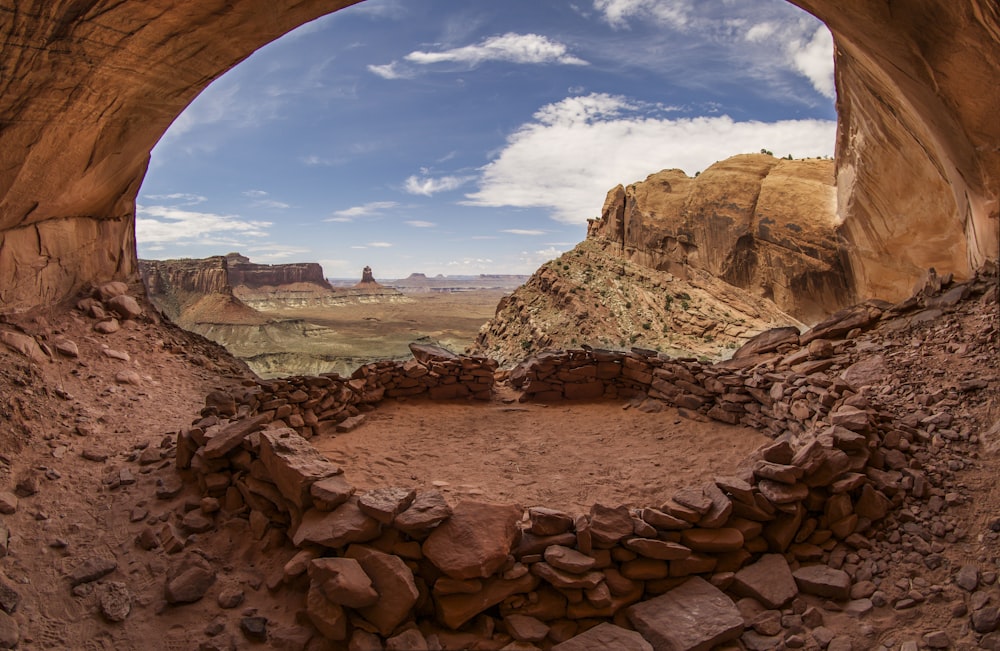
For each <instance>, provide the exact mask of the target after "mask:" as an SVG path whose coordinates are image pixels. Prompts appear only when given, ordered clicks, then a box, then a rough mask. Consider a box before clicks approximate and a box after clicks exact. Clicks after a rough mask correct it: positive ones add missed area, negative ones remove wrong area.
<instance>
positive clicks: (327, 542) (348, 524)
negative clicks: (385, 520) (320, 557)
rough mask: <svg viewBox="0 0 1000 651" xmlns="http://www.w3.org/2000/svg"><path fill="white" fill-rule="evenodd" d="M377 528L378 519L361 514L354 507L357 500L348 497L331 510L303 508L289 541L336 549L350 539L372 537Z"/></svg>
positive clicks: (367, 538)
mask: <svg viewBox="0 0 1000 651" xmlns="http://www.w3.org/2000/svg"><path fill="white" fill-rule="evenodd" d="M380 531H381V526H380V525H379V522H378V520H376V519H374V518H370V517H368V516H367V515H365V514H364V513H363V512H362V511H361V509H359V508H358V504H357V500H356V499H355V498H351V499H350V500H348V501H347V502H345V503H344V504H341V505H340V506H338V507H337V508H336V509H334V510H333V511H319V510H317V509H309V510H308V511H306V512H305V515H303V516H302V522H301V524H299V527H298V529H296V530H295V534H294V536H293V537H292V543H293V544H294V545H295V546H296V547H301V546H302V544H303V543H307V542H308V543H313V544H315V545H322V546H324V547H330V548H331V549H337V548H338V547H346V546H347V545H348V544H350V543H356V542H367V541H369V540H374V539H375V538H377V537H378V535H379V533H380Z"/></svg>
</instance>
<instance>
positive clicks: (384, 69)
mask: <svg viewBox="0 0 1000 651" xmlns="http://www.w3.org/2000/svg"><path fill="white" fill-rule="evenodd" d="M368 71H369V72H371V73H372V74H375V75H378V76H379V77H381V78H382V79H390V80H391V79H409V78H411V77H412V76H413V72H412V71H409V70H404V69H402V68H400V66H399V62H398V61H393V62H392V63H386V64H384V65H374V64H373V65H370V66H368Z"/></svg>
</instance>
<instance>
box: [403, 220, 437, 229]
mask: <svg viewBox="0 0 1000 651" xmlns="http://www.w3.org/2000/svg"><path fill="white" fill-rule="evenodd" d="M404 223H405V224H406V225H407V226H412V227H413V228H434V227H435V226H437V224H435V223H434V222H425V221H422V220H419V219H411V220H409V221H407V222H404Z"/></svg>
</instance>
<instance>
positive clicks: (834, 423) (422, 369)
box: [158, 277, 988, 651]
mask: <svg viewBox="0 0 1000 651" xmlns="http://www.w3.org/2000/svg"><path fill="white" fill-rule="evenodd" d="M987 287H988V284H987V283H986V282H983V280H982V279H974V280H972V281H970V282H967V283H963V284H959V285H954V284H952V283H951V281H950V279H948V278H945V279H940V278H936V277H932V278H931V280H930V283H929V288H930V289H929V291H927V292H926V293H925V295H918V296H917V297H915V298H914V299H912V300H911V301H907V302H905V303H902V304H900V305H896V306H888V305H863V306H858V307H856V308H853V309H850V310H845V311H843V312H841V313H838V314H837V315H834V317H831V319H829V320H828V321H826V322H824V323H822V324H820V325H818V326H816V327H815V328H813V329H812V330H810V331H808V332H806V333H804V334H802V335H799V334H798V333H796V332H792V331H788V330H776V331H771V332H768V333H764V334H763V335H761V336H760V337H758V338H757V339H755V340H753V341H751V342H750V343H749V344H747V346H746V347H744V348H743V349H741V350H740V351H739V352H738V354H737V356H736V357H735V358H734V359H733V360H731V361H730V362H727V363H724V364H717V365H710V364H705V363H701V362H698V361H697V360H691V359H688V360H669V359H663V358H661V357H659V356H658V355H656V354H654V353H652V352H648V351H633V352H630V353H621V352H610V351H597V350H576V351H566V352H556V353H551V354H545V355H542V356H540V357H538V358H535V359H533V360H530V361H528V362H526V363H525V364H523V365H522V366H520V367H518V368H516V369H515V370H514V371H512V372H511V374H510V378H509V379H510V382H511V384H512V385H513V386H514V387H518V388H520V389H521V391H522V392H523V399H526V400H539V399H546V400H563V399H593V398H600V397H607V396H613V397H618V398H625V397H629V398H636V397H638V398H639V399H640V401H641V406H645V407H646V408H655V404H656V403H666V404H671V405H675V406H677V407H679V408H681V409H683V410H686V411H687V412H688V413H689V415H690V416H691V417H694V418H704V417H710V418H713V419H716V420H718V421H722V422H726V423H743V424H746V425H751V426H753V427H755V428H759V429H761V430H763V431H765V432H768V433H769V434H770V435H771V436H772V437H773V439H774V440H773V442H771V443H770V444H768V445H766V446H764V447H763V448H761V449H759V450H758V451H757V452H756V453H755V454H754V455H752V457H751V458H749V459H747V460H746V462H745V463H744V464H742V465H741V466H740V467H739V468H736V469H734V470H733V471H732V473H731V474H730V475H727V476H718V477H714V478H712V479H710V480H707V481H706V482H705V483H704V484H703V485H700V486H692V487H689V488H686V489H683V490H680V491H678V492H677V493H676V494H674V495H671V496H664V501H663V502H662V503H659V504H650V505H645V506H630V505H605V504H594V505H593V506H592V508H591V509H590V512H589V513H587V514H572V513H564V512H560V511H557V510H553V509H549V508H545V507H544V506H541V505H539V506H533V507H530V508H528V509H527V510H525V509H523V508H522V507H521V506H518V505H504V504H492V503H486V502H478V501H462V502H459V503H457V504H455V505H450V504H448V503H447V502H446V501H445V499H444V497H443V495H442V494H441V493H440V492H438V491H437V490H434V489H432V488H413V487H406V486H394V487H383V488H376V489H373V490H369V491H367V492H358V491H357V490H356V489H355V488H354V487H353V486H352V485H351V484H350V482H349V481H348V480H347V479H346V478H345V476H344V474H343V471H342V469H341V468H339V467H337V466H336V465H334V464H333V463H332V462H330V461H329V460H327V459H325V458H324V457H323V456H322V455H321V454H320V453H319V452H317V451H316V450H315V449H314V448H313V447H312V445H311V444H310V443H309V442H308V441H307V440H306V439H307V438H308V437H310V436H317V435H321V436H322V435H327V434H328V433H331V432H333V431H335V429H336V427H337V425H338V424H340V425H341V426H344V424H345V423H347V426H349V423H348V419H349V418H356V417H358V415H359V414H360V413H361V412H362V411H364V410H367V409H370V408H373V407H374V406H375V405H376V404H377V403H378V402H379V401H381V400H383V399H386V398H392V397H409V396H424V397H428V398H445V399H452V398H456V397H469V398H477V399H485V398H488V397H489V396H490V392H491V389H492V381H493V372H494V370H495V368H496V367H495V364H493V363H492V362H490V360H486V359H483V358H468V357H458V356H452V355H449V354H446V353H444V352H442V351H440V350H435V349H428V348H421V347H414V354H415V358H414V360H412V361H411V362H407V363H405V364H399V363H380V364H373V365H369V366H366V367H362V368H361V369H359V370H358V372H357V373H355V376H354V377H353V378H352V379H349V380H348V379H344V378H339V377H334V376H328V377H319V378H289V379H287V380H281V381H272V382H260V383H258V384H257V386H254V387H248V389H247V391H246V392H245V393H244V395H242V396H239V397H233V396H229V395H222V394H212V395H210V396H209V398H208V400H207V406H206V408H205V410H204V411H203V413H202V418H201V419H200V420H198V421H197V422H195V423H194V425H193V426H192V427H189V428H186V429H184V430H182V431H181V432H179V433H178V435H177V467H178V468H179V469H180V470H181V471H182V473H184V474H185V475H186V476H189V477H191V478H193V479H196V480H197V482H198V483H199V485H200V487H201V490H202V491H203V493H204V494H205V496H206V497H209V498H214V500H217V501H218V503H219V505H220V506H221V510H222V513H223V514H225V515H226V516H228V517H239V518H247V519H248V520H249V525H250V529H251V531H252V532H253V535H254V536H255V537H256V538H257V539H258V540H265V539H267V540H272V541H275V540H276V541H278V542H277V543H275V544H281V545H284V544H291V545H293V546H294V547H295V548H297V549H298V552H297V554H296V555H295V556H294V557H293V558H292V559H291V560H290V561H289V562H288V563H287V564H286V565H285V568H284V576H283V581H284V585H285V586H286V587H287V588H288V589H293V590H301V591H303V592H304V593H305V594H306V604H307V605H306V610H305V616H306V618H307V619H308V620H309V622H310V623H311V624H312V626H314V627H315V628H316V629H317V630H318V631H319V633H320V634H321V635H322V636H324V637H325V638H327V639H328V640H331V641H334V642H341V643H344V644H346V643H347V641H350V645H351V647H350V648H368V647H367V646H365V645H366V644H367V645H369V646H371V647H372V648H382V645H383V643H385V644H387V645H388V646H387V647H386V648H442V647H440V646H434V645H437V644H444V643H445V641H447V642H448V643H449V644H451V645H452V646H448V647H447V648H455V647H454V645H455V644H458V645H459V646H461V645H463V644H464V645H468V644H472V643H473V642H475V641H476V640H482V639H484V638H489V637H490V636H491V634H492V630H489V631H487V630H485V629H483V630H480V629H482V625H483V624H482V622H483V621H487V622H493V621H494V620H493V619H491V618H487V619H486V620H482V619H481V618H479V616H480V615H481V614H482V613H484V612H487V611H489V612H490V613H491V614H493V615H494V616H498V617H499V618H501V619H502V626H503V627H504V629H505V631H506V632H507V634H509V635H510V636H511V637H512V638H513V639H514V640H515V641H516V642H517V643H518V644H522V645H537V646H518V647H517V648H554V649H558V650H560V651H567V650H581V649H603V648H637V649H648V648H656V649H708V648H712V647H714V646H716V645H720V644H724V643H726V642H727V641H732V640H736V639H738V638H741V639H742V640H743V644H745V645H748V644H753V645H762V646H748V648H772V646H773V644H777V643H778V642H779V641H780V640H781V638H780V636H779V637H775V636H776V635H778V634H779V633H781V632H782V631H783V629H782V627H781V626H777V627H774V626H771V624H774V622H772V621H770V620H768V619H767V618H768V617H772V615H773V612H774V609H781V608H783V607H787V606H788V605H789V604H790V603H792V602H793V600H795V598H796V597H797V596H798V595H799V594H800V593H805V594H810V595H816V596H818V597H822V598H825V599H828V600H831V601H833V602H840V603H845V602H848V603H847V607H849V608H861V609H864V608H868V609H870V608H871V607H872V603H873V600H875V599H884V598H885V596H884V594H883V593H878V592H876V591H875V590H874V584H871V582H870V581H867V580H865V579H866V577H869V576H870V575H871V573H872V570H871V568H869V567H868V566H867V565H866V564H863V563H862V559H864V558H867V557H868V553H869V552H868V550H869V549H871V547H872V540H871V539H870V537H869V536H870V535H871V534H872V533H874V532H875V531H876V529H875V527H876V525H877V523H878V522H879V521H881V520H883V519H884V518H886V517H887V515H889V514H892V513H895V512H896V511H898V510H899V507H901V506H902V505H904V504H907V505H914V504H924V503H925V502H927V501H928V500H929V501H930V502H934V501H935V500H936V501H938V502H941V500H942V496H941V491H940V490H939V489H937V488H935V482H936V481H937V479H936V477H935V476H931V475H928V474H927V473H925V472H923V471H922V470H921V464H920V463H918V462H915V461H914V457H913V454H914V453H915V451H916V450H922V449H925V448H927V447H928V446H929V445H932V444H937V443H938V441H937V439H939V434H938V433H940V434H941V435H944V434H945V433H948V434H949V435H956V433H955V432H953V431H951V430H949V429H948V427H949V425H950V424H951V423H950V417H949V416H948V415H947V414H944V413H929V414H927V415H924V416H920V417H919V418H918V417H909V416H908V417H904V418H898V417H896V416H895V415H894V414H892V413H890V412H888V411H880V410H879V409H877V408H875V407H874V406H873V405H872V404H871V403H870V402H869V400H868V399H867V398H866V397H865V395H864V394H863V393H861V392H859V391H857V389H858V387H860V386H864V385H870V384H872V380H873V378H874V377H875V376H876V375H877V372H878V369H877V368H876V366H874V365H873V364H872V363H871V362H870V361H862V362H856V363H853V364H851V363H850V361H851V359H850V358H849V356H848V355H847V354H846V349H847V342H848V341H849V340H850V339H851V338H853V337H855V336H856V335H857V334H858V333H859V332H861V331H862V330H863V329H864V328H868V327H872V326H873V325H874V324H875V323H876V322H877V321H878V320H879V319H880V318H882V317H887V316H899V315H901V314H907V315H909V316H908V317H907V322H908V323H921V322H925V321H928V320H933V319H934V318H936V317H939V316H940V315H941V314H942V313H943V311H944V310H947V309H950V308H951V307H953V306H954V305H956V304H957V303H959V302H960V301H961V300H963V299H965V298H967V297H969V296H970V295H972V296H976V295H982V294H983V293H984V292H985V291H987ZM983 386H984V385H983V383H982V382H979V383H978V384H977V383H975V382H973V381H970V383H968V385H967V386H966V385H963V386H962V387H960V389H959V390H961V391H975V390H978V389H980V388H982V387H983ZM699 414H702V415H699ZM932 439H933V440H932ZM191 513H192V514H194V515H193V516H191V517H193V518H195V519H197V518H200V517H203V516H202V515H201V511H198V510H195V511H192V512H191ZM195 524H197V523H195ZM185 526H186V525H185V524H184V523H181V529H182V530H184V529H185ZM192 530H196V529H192ZM942 535H943V532H942ZM183 537H184V536H183V531H178V530H177V529H175V528H174V526H173V525H172V524H169V523H166V524H164V525H163V531H161V532H159V534H158V538H159V540H160V541H162V543H163V544H164V547H165V548H167V550H168V551H170V550H173V551H180V550H181V549H182V548H183V546H184V545H183ZM926 546H927V550H926V551H927V552H928V553H930V552H931V551H932V548H931V546H930V545H926ZM928 559H930V557H928ZM927 562H930V561H929V560H928V561H927ZM858 586H861V587H862V588H866V587H867V586H871V587H872V588H873V589H872V590H867V589H858ZM276 587H277V586H276ZM880 594H881V595H882V596H881V597H879V595H880ZM746 597H749V598H752V599H754V600H756V601H757V602H759V604H761V605H763V606H764V607H765V608H766V609H770V610H769V611H767V612H769V613H771V615H767V613H764V614H761V616H760V617H758V618H757V619H759V620H760V621H757V619H753V618H751V619H753V621H752V622H751V624H748V623H747V622H748V620H747V618H746V617H745V613H743V612H742V611H741V610H740V609H739V608H738V607H737V605H736V600H739V599H741V598H746ZM907 598H909V597H907ZM905 599H906V598H904V599H903V600H900V602H899V603H897V604H896V607H897V608H906V607H908V606H907V604H905V603H903V601H905ZM849 600H850V601H849ZM877 605H882V604H877ZM810 610H812V609H810ZM765 615H766V616H765ZM796 616H799V617H801V618H802V619H803V620H806V619H807V618H808V619H810V620H816V621H819V620H821V619H822V618H821V616H819V620H817V614H816V612H811V613H810V611H809V610H806V611H804V612H799V613H797V614H796ZM772 618H773V617H772ZM429 622H432V623H433V626H431V627H428V623H429ZM418 623H419V624H420V626H417V625H415V624H418ZM748 625H749V626H750V628H747V627H748ZM820 628H822V627H820ZM431 630H434V631H435V632H434V633H431V632H430V631H431ZM769 631H770V632H769ZM817 631H819V629H817ZM816 635H819V636H821V637H822V635H823V633H822V632H816V631H814V638H815V639H819V638H816ZM826 642H827V643H828V644H829V643H830V642H831V641H830V640H829V639H828V640H826ZM769 643H770V644H772V646H767V645H768V644H769ZM511 648H514V647H511Z"/></svg>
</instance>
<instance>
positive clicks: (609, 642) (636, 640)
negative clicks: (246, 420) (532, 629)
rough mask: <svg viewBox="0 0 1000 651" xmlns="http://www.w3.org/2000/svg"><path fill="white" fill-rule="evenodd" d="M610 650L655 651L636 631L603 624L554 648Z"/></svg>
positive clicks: (573, 650)
mask: <svg viewBox="0 0 1000 651" xmlns="http://www.w3.org/2000/svg"><path fill="white" fill-rule="evenodd" d="M609 649H615V650H616V651H653V645H651V644H650V643H649V642H647V641H646V640H645V639H644V638H643V637H642V636H641V635H639V634H638V633H636V632H635V631H630V630H628V629H627V628H622V627H621V626H615V625H614V624H610V623H608V622H603V623H601V624H598V625H597V626H595V627H593V628H591V629H587V630H586V631H584V632H583V633H580V634H579V635H577V636H575V637H571V638H570V639H568V640H566V641H565V642H560V643H559V644H556V645H555V646H553V647H552V651H608V650H609Z"/></svg>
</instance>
